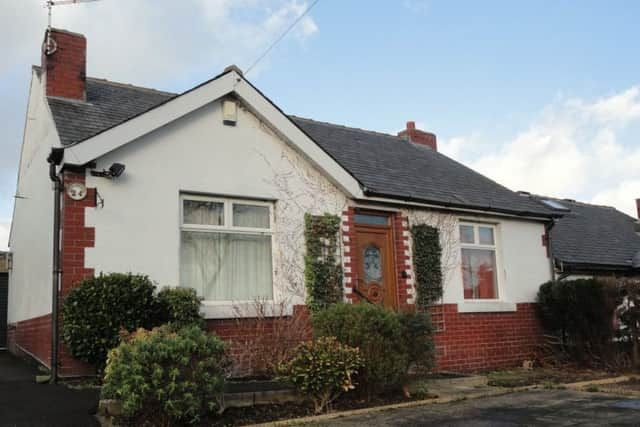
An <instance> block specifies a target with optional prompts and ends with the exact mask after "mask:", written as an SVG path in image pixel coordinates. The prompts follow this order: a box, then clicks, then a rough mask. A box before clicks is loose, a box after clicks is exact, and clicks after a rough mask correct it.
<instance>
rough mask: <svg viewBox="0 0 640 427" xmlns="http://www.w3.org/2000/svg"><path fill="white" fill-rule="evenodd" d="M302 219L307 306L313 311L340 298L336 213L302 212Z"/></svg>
mask: <svg viewBox="0 0 640 427" xmlns="http://www.w3.org/2000/svg"><path fill="white" fill-rule="evenodd" d="M304 223H305V229H304V237H305V241H306V249H307V252H306V254H305V257H304V279H305V285H306V288H307V306H308V307H309V309H310V310H311V311H317V310H320V309H322V308H324V307H326V306H328V305H330V304H333V303H336V302H339V301H341V300H342V267H341V265H340V260H339V259H338V238H339V233H338V232H339V231H340V217H338V216H336V215H330V214H328V213H327V214H324V215H322V216H313V215H311V214H305V216H304Z"/></svg>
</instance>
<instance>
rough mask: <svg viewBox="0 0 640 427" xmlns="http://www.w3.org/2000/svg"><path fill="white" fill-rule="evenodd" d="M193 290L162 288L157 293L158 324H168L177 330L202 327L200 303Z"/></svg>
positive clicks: (200, 299)
mask: <svg viewBox="0 0 640 427" xmlns="http://www.w3.org/2000/svg"><path fill="white" fill-rule="evenodd" d="M201 301H202V298H200V297H199V296H198V294H197V293H196V291H195V289H191V288H164V289H162V290H161V291H160V292H158V296H157V303H158V311H159V319H158V323H170V324H172V325H173V326H174V327H175V328H177V329H179V328H182V327H185V326H189V325H197V326H200V327H203V326H204V319H203V317H202V315H201V314H200V302H201Z"/></svg>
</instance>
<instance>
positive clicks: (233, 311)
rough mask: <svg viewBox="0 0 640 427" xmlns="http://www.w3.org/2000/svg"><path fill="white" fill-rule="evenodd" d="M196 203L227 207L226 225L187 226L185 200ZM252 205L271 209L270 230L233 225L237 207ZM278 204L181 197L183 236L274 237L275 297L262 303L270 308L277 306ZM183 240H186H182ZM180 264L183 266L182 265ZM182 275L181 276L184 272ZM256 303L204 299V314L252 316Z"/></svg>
mask: <svg viewBox="0 0 640 427" xmlns="http://www.w3.org/2000/svg"><path fill="white" fill-rule="evenodd" d="M185 200H194V201H203V202H217V203H222V204H223V206H224V207H223V216H224V218H223V224H222V225H208V224H185V223H184V201H185ZM234 204H240V205H249V206H264V207H267V208H269V228H258V227H237V226H234V225H233V205H234ZM274 223H275V217H274V203H273V202H265V201H262V200H254V199H244V198H237V197H220V196H203V195H192V194H188V193H186V194H180V233H182V232H183V231H198V232H205V233H228V234H249V235H262V236H271V286H272V290H271V295H272V299H270V300H264V299H260V301H261V302H263V303H265V304H267V305H268V306H273V307H275V306H276V304H275V295H276V288H275V283H276V277H275V270H276V268H275V265H276V260H275V252H276V251H275V247H274V240H275V239H274V234H275V229H274ZM179 241H180V242H181V241H182V238H180V240H179ZM179 253H180V256H182V249H180V252H179ZM179 265H182V263H181V262H180V263H179ZM180 275H181V273H180ZM254 303H255V301H254V300H203V301H202V313H203V314H204V316H205V318H207V319H227V318H233V317H238V316H241V317H242V316H246V317H252V316H253V315H254V314H253V313H252V312H251V311H252V310H251V307H253V306H254Z"/></svg>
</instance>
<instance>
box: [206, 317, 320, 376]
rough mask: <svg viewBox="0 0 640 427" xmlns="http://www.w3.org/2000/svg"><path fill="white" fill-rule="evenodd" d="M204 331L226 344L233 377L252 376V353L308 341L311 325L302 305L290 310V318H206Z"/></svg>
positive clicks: (253, 355)
mask: <svg viewBox="0 0 640 427" xmlns="http://www.w3.org/2000/svg"><path fill="white" fill-rule="evenodd" d="M207 330H208V331H210V332H214V333H215V334H216V335H217V336H218V337H220V338H221V339H223V340H224V341H226V342H227V343H229V345H230V354H231V358H232V363H233V367H232V371H233V375H234V376H238V377H240V376H246V375H253V374H254V373H255V372H254V371H255V369H256V366H255V365H256V354H255V353H256V352H259V351H260V350H261V349H265V348H267V349H268V348H269V347H275V346H280V348H283V347H286V348H293V347H295V346H297V345H298V344H299V343H300V342H301V341H304V340H308V339H311V322H310V318H309V311H308V309H307V307H306V306H304V305H298V306H295V307H294V308H293V314H292V315H291V316H283V317H264V318H242V319H240V318H239V319H209V320H207Z"/></svg>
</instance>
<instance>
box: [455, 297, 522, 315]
mask: <svg viewBox="0 0 640 427" xmlns="http://www.w3.org/2000/svg"><path fill="white" fill-rule="evenodd" d="M516 310H517V306H516V304H515V303H513V302H507V301H495V300H493V301H492V300H489V301H481V300H477V301H473V300H466V301H464V302H460V303H458V313H497V312H506V311H516Z"/></svg>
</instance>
